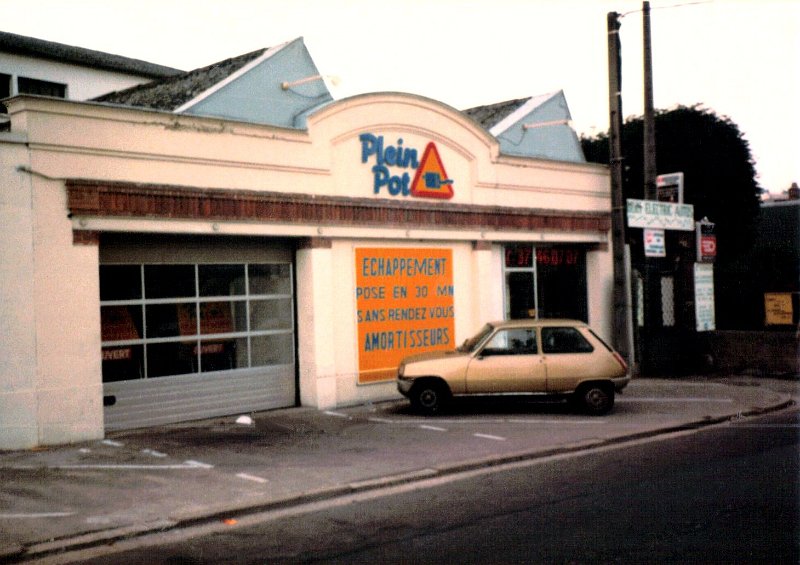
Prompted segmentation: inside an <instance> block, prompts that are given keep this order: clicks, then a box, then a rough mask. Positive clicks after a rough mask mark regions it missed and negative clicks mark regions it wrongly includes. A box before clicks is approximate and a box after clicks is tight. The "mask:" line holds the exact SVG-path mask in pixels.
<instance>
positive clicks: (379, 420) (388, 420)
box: [367, 418, 394, 424]
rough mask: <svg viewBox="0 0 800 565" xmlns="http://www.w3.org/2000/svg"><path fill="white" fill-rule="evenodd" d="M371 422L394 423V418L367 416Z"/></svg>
mask: <svg viewBox="0 0 800 565" xmlns="http://www.w3.org/2000/svg"><path fill="white" fill-rule="evenodd" d="M367 421H369V422H378V423H380V424H394V420H390V419H388V418H367Z"/></svg>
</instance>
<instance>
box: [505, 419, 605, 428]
mask: <svg viewBox="0 0 800 565" xmlns="http://www.w3.org/2000/svg"><path fill="white" fill-rule="evenodd" d="M508 423H509V424H558V425H561V424H577V425H579V426H585V425H587V424H607V423H608V420H601V419H596V420H568V419H564V420H541V419H536V418H525V419H521V418H513V419H511V420H508Z"/></svg>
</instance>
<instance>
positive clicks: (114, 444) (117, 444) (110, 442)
mask: <svg viewBox="0 0 800 565" xmlns="http://www.w3.org/2000/svg"><path fill="white" fill-rule="evenodd" d="M100 443H102V444H103V445H110V446H111V447H122V446H123V445H125V444H124V443H120V442H118V441H114V440H113V439H104V440H103V441H101V442H100Z"/></svg>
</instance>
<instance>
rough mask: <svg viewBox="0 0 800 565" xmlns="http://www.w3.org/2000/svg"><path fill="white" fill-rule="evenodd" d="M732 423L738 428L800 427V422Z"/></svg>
mask: <svg viewBox="0 0 800 565" xmlns="http://www.w3.org/2000/svg"><path fill="white" fill-rule="evenodd" d="M731 425H732V426H736V427H737V428H800V424H740V423H739V422H731Z"/></svg>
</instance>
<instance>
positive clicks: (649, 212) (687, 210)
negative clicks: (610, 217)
mask: <svg viewBox="0 0 800 565" xmlns="http://www.w3.org/2000/svg"><path fill="white" fill-rule="evenodd" d="M627 207H628V227H631V228H660V229H664V230H681V231H692V230H694V206H692V205H691V204H674V203H672V202H658V201H657V200H635V199H633V198H628V201H627Z"/></svg>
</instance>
